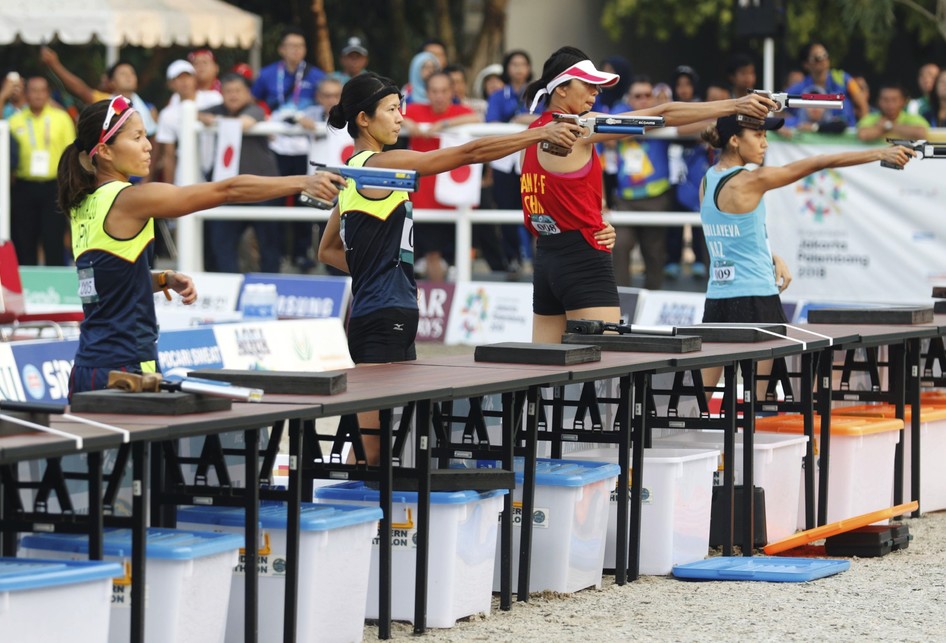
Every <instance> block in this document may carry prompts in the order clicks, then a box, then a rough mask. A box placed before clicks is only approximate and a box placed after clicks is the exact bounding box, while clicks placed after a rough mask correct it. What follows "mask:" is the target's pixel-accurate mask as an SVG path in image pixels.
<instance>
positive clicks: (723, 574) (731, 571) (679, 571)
mask: <svg viewBox="0 0 946 643" xmlns="http://www.w3.org/2000/svg"><path fill="white" fill-rule="evenodd" d="M850 568H851V561H849V560H826V559H823V558H790V557H782V556H751V557H745V556H715V557H713V558H707V559H706V560H699V561H696V562H695V563H687V564H686V565H674V567H673V575H674V576H676V577H677V578H688V579H700V580H761V581H769V582H777V583H801V582H805V581H809V580H815V579H817V578H824V577H825V576H832V575H834V574H837V573H839V572H843V571H847V570H848V569H850Z"/></svg>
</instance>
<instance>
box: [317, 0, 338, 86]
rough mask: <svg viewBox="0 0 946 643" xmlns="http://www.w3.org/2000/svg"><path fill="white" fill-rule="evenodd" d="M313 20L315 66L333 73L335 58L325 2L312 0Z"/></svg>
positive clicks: (323, 0)
mask: <svg viewBox="0 0 946 643" xmlns="http://www.w3.org/2000/svg"><path fill="white" fill-rule="evenodd" d="M312 18H313V20H314V21H315V64H316V65H318V66H319V67H320V68H321V69H322V71H324V72H325V73H330V72H333V71H335V56H334V55H333V54H332V38H331V36H330V35H329V31H328V16H326V15H325V0H312Z"/></svg>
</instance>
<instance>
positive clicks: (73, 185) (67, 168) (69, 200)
mask: <svg viewBox="0 0 946 643" xmlns="http://www.w3.org/2000/svg"><path fill="white" fill-rule="evenodd" d="M110 104H111V101H110V100H100V101H99V102H97V103H93V104H92V105H89V106H88V107H86V108H85V109H83V110H82V113H81V114H79V124H78V126H77V127H76V139H75V140H74V141H73V142H72V143H71V144H69V146H67V147H66V149H65V151H64V152H63V153H62V157H61V158H60V159H59V169H58V171H57V177H56V179H57V185H58V189H59V196H58V199H57V202H58V204H59V209H60V210H62V212H63V214H65V215H66V217H68V216H69V211H70V210H71V209H72V208H74V207H76V206H77V205H79V204H80V203H81V202H82V199H84V198H85V197H87V196H88V195H90V194H92V192H94V191H95V159H92V158H89V153H90V152H91V151H92V150H93V149H95V146H96V145H98V144H99V137H100V136H101V135H102V124H103V123H104V122H105V114H106V113H107V112H108V107H109V105H110ZM123 127H124V126H123ZM119 131H121V129H119ZM117 135H118V132H116V133H115V134H112V135H110V137H109V140H107V141H105V143H106V144H107V145H111V144H112V143H113V142H114V140H115V137H116V136H117Z"/></svg>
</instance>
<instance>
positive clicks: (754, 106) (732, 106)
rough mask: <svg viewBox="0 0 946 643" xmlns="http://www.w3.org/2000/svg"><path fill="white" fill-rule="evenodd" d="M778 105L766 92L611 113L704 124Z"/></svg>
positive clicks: (597, 138)
mask: <svg viewBox="0 0 946 643" xmlns="http://www.w3.org/2000/svg"><path fill="white" fill-rule="evenodd" d="M775 107H776V105H775V103H774V102H772V100H771V99H769V98H766V97H765V96H762V95H760V94H748V95H746V96H743V97H742V98H730V99H728V100H714V101H708V102H705V103H699V102H697V103H683V102H672V103H663V104H661V105H656V106H654V107H648V108H647V109H640V110H637V111H636V112H623V113H620V114H611V116H617V117H621V116H663V117H664V124H665V125H666V126H667V127H679V126H680V125H689V124H691V123H700V124H701V125H702V124H703V123H702V122H703V121H708V120H715V119H717V118H719V117H720V116H729V115H731V114H742V115H744V116H751V117H753V118H765V117H766V116H768V115H769V113H770V111H771V110H773V109H775ZM595 115H596V114H589V116H595ZM699 129H702V128H699ZM624 137H625V135H623V134H595V135H594V136H592V137H590V138H586V139H582V142H583V143H589V142H590V143H598V142H601V141H607V140H613V139H616V138H624Z"/></svg>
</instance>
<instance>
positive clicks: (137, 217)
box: [109, 172, 346, 229]
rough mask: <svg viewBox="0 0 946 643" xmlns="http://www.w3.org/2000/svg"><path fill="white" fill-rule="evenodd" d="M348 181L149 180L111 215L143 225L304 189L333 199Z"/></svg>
mask: <svg viewBox="0 0 946 643" xmlns="http://www.w3.org/2000/svg"><path fill="white" fill-rule="evenodd" d="M345 185H346V182H345V179H343V178H342V177H340V176H338V175H337V174H332V173H330V172H316V173H315V174H313V175H309V176H278V177H277V176H252V175H249V174H241V175H239V176H235V177H233V178H232V179H226V180H224V181H216V182H214V183H198V184H196V185H187V186H180V187H179V186H176V185H171V184H169V183H148V184H146V185H138V186H134V187H131V188H128V189H125V190H122V192H121V193H120V194H119V195H118V197H117V198H116V199H115V204H114V205H113V206H112V210H111V213H110V215H109V218H110V219H111V217H112V215H116V218H117V219H118V220H119V222H121V221H125V222H129V223H134V222H138V228H139V229H140V223H141V222H144V221H147V220H148V219H149V218H152V217H154V218H158V219H174V218H177V217H181V216H184V215H186V214H190V213H192V212H197V211H198V210H207V209H209V208H214V207H217V206H219V205H224V204H225V203H254V202H257V201H268V200H269V199H276V198H279V197H283V196H290V195H294V194H299V193H300V192H306V193H307V194H310V195H312V196H315V197H318V198H319V199H323V200H325V201H332V200H334V199H335V197H336V196H337V195H338V191H339V189H340V188H344V187H345ZM119 225H120V223H119Z"/></svg>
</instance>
